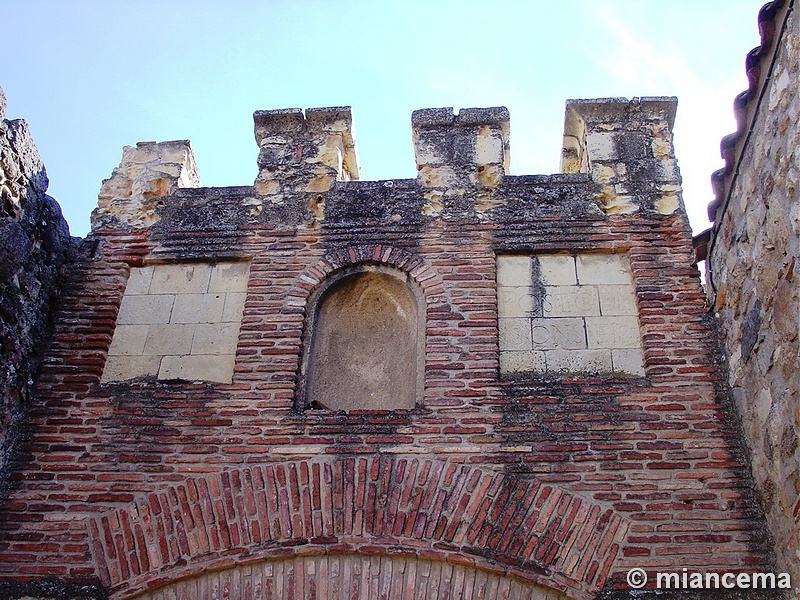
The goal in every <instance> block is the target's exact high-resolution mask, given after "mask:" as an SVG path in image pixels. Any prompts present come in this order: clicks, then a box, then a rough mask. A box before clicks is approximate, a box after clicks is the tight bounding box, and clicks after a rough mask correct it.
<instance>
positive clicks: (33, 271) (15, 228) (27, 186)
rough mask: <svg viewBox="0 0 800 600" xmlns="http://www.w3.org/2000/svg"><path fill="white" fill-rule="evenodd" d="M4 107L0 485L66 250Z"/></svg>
mask: <svg viewBox="0 0 800 600" xmlns="http://www.w3.org/2000/svg"><path fill="white" fill-rule="evenodd" d="M5 109H6V99H5V95H4V94H3V90H2V89H0V488H2V484H3V483H4V481H5V478H6V472H5V467H6V462H7V460H8V456H9V453H10V451H11V447H12V444H13V442H14V437H15V432H16V431H17V430H18V428H19V425H20V419H21V417H22V414H23V413H24V411H25V410H26V408H27V407H29V405H30V403H31V401H32V400H31V398H32V386H33V383H34V379H35V377H36V371H37V368H38V366H39V363H40V362H41V358H42V347H41V345H42V342H43V340H44V338H45V336H46V333H47V325H48V322H49V320H50V317H51V316H52V313H53V309H54V303H55V299H56V296H57V294H58V288H59V284H60V279H61V274H62V267H63V266H64V264H65V261H66V259H67V256H68V254H69V250H70V237H69V228H68V227H67V223H66V221H65V220H64V218H63V217H62V216H61V208H60V207H59V206H58V204H57V203H56V201H55V200H53V198H51V197H50V196H48V195H47V194H46V193H45V192H46V191H47V185H48V181H47V174H46V173H45V170H44V165H43V164H42V161H41V159H40V158H39V153H38V152H37V150H36V146H35V145H34V143H33V138H32V137H31V134H30V131H29V129H28V125H27V123H25V121H22V120H12V121H10V120H6V118H5Z"/></svg>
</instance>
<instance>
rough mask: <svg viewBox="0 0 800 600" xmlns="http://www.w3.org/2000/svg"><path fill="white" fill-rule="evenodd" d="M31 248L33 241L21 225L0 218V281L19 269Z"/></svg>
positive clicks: (9, 219)
mask: <svg viewBox="0 0 800 600" xmlns="http://www.w3.org/2000/svg"><path fill="white" fill-rule="evenodd" d="M31 250H33V242H32V241H31V239H30V238H29V237H28V236H27V235H26V233H25V230H24V229H23V228H22V226H21V225H20V224H19V223H18V222H17V221H15V220H14V219H11V218H10V217H4V218H2V219H0V255H1V256H2V257H3V260H2V261H0V282H3V281H7V280H8V279H10V278H11V277H12V276H13V275H14V273H16V272H17V271H19V270H20V269H21V268H22V266H23V265H24V264H25V262H26V261H27V260H28V257H29V256H30V253H31Z"/></svg>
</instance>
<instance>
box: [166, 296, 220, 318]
mask: <svg viewBox="0 0 800 600" xmlns="http://www.w3.org/2000/svg"><path fill="white" fill-rule="evenodd" d="M225 296H226V294H181V295H179V296H175V308H174V310H173V311H172V319H171V320H170V323H219V322H221V321H222V310H223V308H225Z"/></svg>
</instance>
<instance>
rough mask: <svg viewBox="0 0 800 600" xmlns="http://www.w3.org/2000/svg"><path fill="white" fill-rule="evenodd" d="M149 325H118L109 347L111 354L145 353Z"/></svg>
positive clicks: (131, 354)
mask: <svg viewBox="0 0 800 600" xmlns="http://www.w3.org/2000/svg"><path fill="white" fill-rule="evenodd" d="M149 328H150V327H149V325H117V327H116V329H114V338H113V339H112V340H111V346H110V347H109V349H108V354H109V356H139V355H141V354H144V344H145V340H146V339H147V331H148V329H149Z"/></svg>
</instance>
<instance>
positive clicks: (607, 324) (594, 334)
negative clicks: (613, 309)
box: [586, 317, 642, 349]
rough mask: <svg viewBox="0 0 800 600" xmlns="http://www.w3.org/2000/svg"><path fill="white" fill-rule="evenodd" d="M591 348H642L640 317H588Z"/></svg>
mask: <svg viewBox="0 0 800 600" xmlns="http://www.w3.org/2000/svg"><path fill="white" fill-rule="evenodd" d="M586 340H587V342H588V344H589V348H610V349H617V348H641V347H642V337H641V334H640V332H639V319H638V318H636V317H586Z"/></svg>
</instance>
